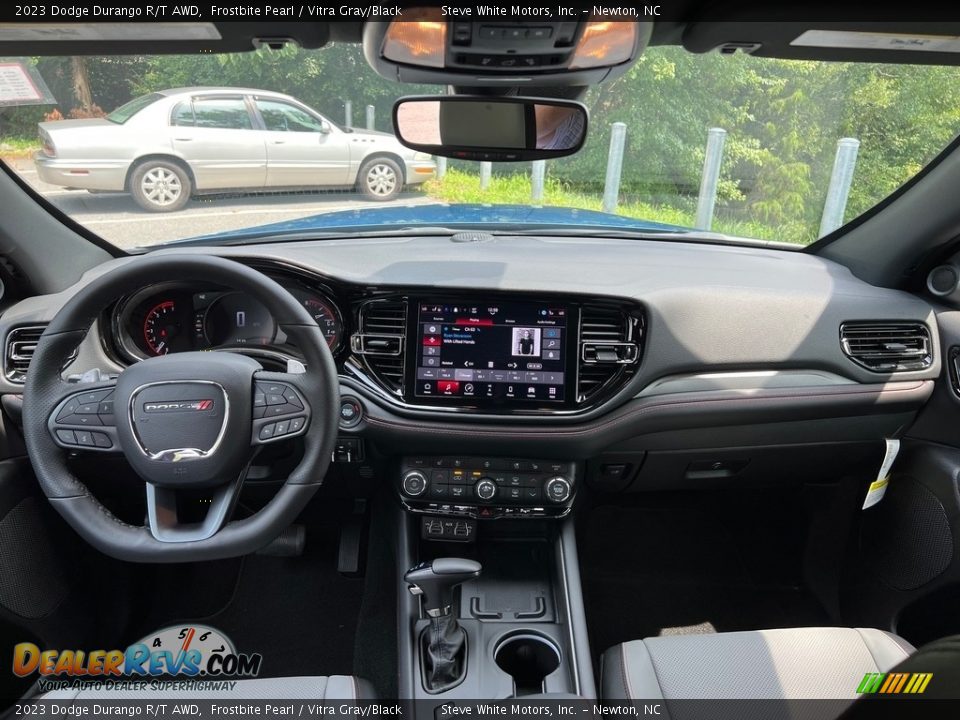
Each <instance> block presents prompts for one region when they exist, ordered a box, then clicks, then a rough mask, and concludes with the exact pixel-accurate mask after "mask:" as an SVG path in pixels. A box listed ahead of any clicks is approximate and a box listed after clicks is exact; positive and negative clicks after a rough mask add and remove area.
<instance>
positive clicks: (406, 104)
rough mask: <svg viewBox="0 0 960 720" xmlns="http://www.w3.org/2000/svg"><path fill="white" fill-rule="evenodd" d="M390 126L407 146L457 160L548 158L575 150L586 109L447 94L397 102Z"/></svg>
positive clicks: (575, 105)
mask: <svg viewBox="0 0 960 720" xmlns="http://www.w3.org/2000/svg"><path fill="white" fill-rule="evenodd" d="M393 127H394V128H395V129H396V133H397V138H398V139H399V140H400V142H401V143H403V144H404V145H405V146H407V147H408V148H411V149H413V150H419V151H421V152H428V153H430V154H431V155H439V156H441V157H450V158H457V159H460V160H490V161H496V162H515V161H521V160H548V159H550V158H558V157H564V156H566V155H572V154H573V153H575V152H577V151H578V150H579V149H580V148H581V147H582V146H583V142H584V140H585V139H586V137H587V109H586V108H585V107H584V106H583V105H581V104H580V103H578V102H573V101H570V100H552V99H547V98H519V97H472V96H461V95H451V96H443V97H437V96H436V95H432V96H426V97H408V98H401V99H400V100H398V101H397V102H396V104H395V105H394V106H393Z"/></svg>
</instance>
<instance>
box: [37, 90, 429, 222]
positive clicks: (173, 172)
mask: <svg viewBox="0 0 960 720" xmlns="http://www.w3.org/2000/svg"><path fill="white" fill-rule="evenodd" d="M39 127H40V141H41V150H40V151H39V152H38V153H37V154H36V155H35V157H34V161H35V163H36V166H37V172H38V174H39V176H40V179H41V180H43V181H44V182H47V183H50V184H53V185H62V186H65V187H71V188H84V189H87V190H92V191H107V192H111V191H112V192H129V193H130V194H131V195H132V196H133V198H134V200H136V201H137V203H138V204H139V205H140V206H141V207H143V208H144V209H145V210H149V211H153V212H166V211H171V210H178V209H180V208H181V207H183V206H184V205H185V204H186V203H187V201H188V200H189V199H190V197H191V196H192V195H198V194H203V193H223V192H263V191H268V190H279V189H285V190H293V189H314V188H318V187H325V188H338V187H339V188H356V189H357V190H359V191H360V192H362V193H363V194H364V195H365V196H366V197H368V198H370V199H371V200H391V199H393V198H395V197H396V196H397V195H398V194H399V193H400V191H401V190H402V189H403V187H404V186H405V185H414V184H417V183H422V182H424V181H425V180H429V179H430V178H432V177H434V176H435V174H436V163H435V162H434V161H433V159H432V157H431V156H430V155H427V154H425V153H419V152H414V151H412V150H409V149H407V148H405V147H403V146H402V145H401V144H400V143H399V142H398V141H397V139H396V138H395V137H394V136H393V135H391V134H389V133H383V132H376V131H370V130H359V129H353V128H340V127H338V126H337V125H335V124H334V123H332V122H330V121H329V120H327V119H326V118H324V117H323V116H322V115H320V114H319V113H318V112H316V111H315V110H313V109H311V108H309V107H307V106H306V105H304V104H303V103H301V102H299V101H298V100H296V99H294V98H292V97H290V96H288V95H281V94H279V93H273V92H267V91H265V90H251V89H246V88H208V87H196V88H180V89H175V90H163V91H160V92H155V93H151V94H149V95H144V96H142V97H139V98H137V99H135V100H131V101H130V102H129V103H127V104H126V105H123V106H121V107H119V108H117V109H116V110H114V111H113V112H112V113H110V114H109V115H107V117H106V118H98V119H93V120H60V121H53V122H44V123H40V126H39Z"/></svg>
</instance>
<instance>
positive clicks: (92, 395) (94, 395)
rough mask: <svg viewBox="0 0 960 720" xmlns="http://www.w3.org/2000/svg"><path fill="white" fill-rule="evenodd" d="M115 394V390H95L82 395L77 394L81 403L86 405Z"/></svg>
mask: <svg viewBox="0 0 960 720" xmlns="http://www.w3.org/2000/svg"><path fill="white" fill-rule="evenodd" d="M112 394H113V390H93V391H91V392H85V393H83V394H82V395H78V396H77V401H78V402H79V403H80V404H81V405H86V404H88V403H97V402H100V401H101V400H103V399H104V398H108V397H110V396H111V395H112Z"/></svg>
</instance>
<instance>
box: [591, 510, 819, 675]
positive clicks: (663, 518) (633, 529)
mask: <svg viewBox="0 0 960 720" xmlns="http://www.w3.org/2000/svg"><path fill="white" fill-rule="evenodd" d="M634 502H638V501H634ZM646 502H647V503H648V504H646V505H644V504H636V505H634V506H632V507H631V506H624V505H618V506H606V505H604V506H598V507H595V508H593V509H592V510H589V511H588V513H587V515H586V517H585V518H584V521H583V522H582V524H581V526H580V529H579V533H578V534H579V539H580V561H581V572H582V576H583V588H584V602H585V604H586V613H587V625H588V628H589V631H590V636H591V648H592V649H593V653H594V656H595V658H596V657H599V655H600V654H602V653H603V651H604V650H606V649H607V648H609V647H611V646H613V645H616V644H617V643H620V642H624V641H628V640H635V639H640V638H645V637H651V636H656V635H667V634H681V633H697V632H722V631H730V630H751V629H760V628H772V627H796V626H809V625H817V624H822V623H824V622H826V615H825V613H824V612H823V610H822V609H821V608H820V607H819V605H818V603H817V602H816V601H815V600H814V599H813V598H812V597H811V596H810V595H809V594H808V593H807V592H806V591H805V589H804V588H803V585H802V583H801V581H800V566H801V557H802V528H801V524H802V523H800V520H799V519H798V518H797V517H795V513H793V512H792V511H790V510H789V508H788V512H787V513H781V512H779V510H781V509H782V508H778V507H776V506H774V507H770V506H763V505H761V506H759V507H756V508H751V507H749V506H739V507H737V506H735V505H731V506H730V507H728V506H727V505H728V503H727V502H725V501H724V502H722V503H714V502H710V501H709V499H707V498H704V497H697V498H680V499H679V500H678V499H676V498H674V499H672V500H671V501H668V502H663V501H662V499H661V500H658V501H656V502H657V503H658V504H650V501H646Z"/></svg>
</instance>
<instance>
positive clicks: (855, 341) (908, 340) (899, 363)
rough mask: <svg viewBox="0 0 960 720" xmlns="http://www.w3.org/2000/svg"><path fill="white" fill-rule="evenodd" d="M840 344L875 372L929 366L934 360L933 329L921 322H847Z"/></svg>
mask: <svg viewBox="0 0 960 720" xmlns="http://www.w3.org/2000/svg"><path fill="white" fill-rule="evenodd" d="M840 345H841V347H842V348H843V353H844V355H846V356H847V357H848V358H850V359H851V360H853V361H854V362H855V363H857V364H858V365H860V366H862V367H865V368H866V369H867V370H871V371H873V372H910V371H912V370H926V369H927V368H928V367H930V366H931V365H932V364H933V351H932V348H931V343H930V331H929V329H928V328H927V326H926V325H924V324H923V323H919V322H901V321H892V322H882V321H862V322H860V321H858V322H846V323H843V325H841V326H840Z"/></svg>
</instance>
